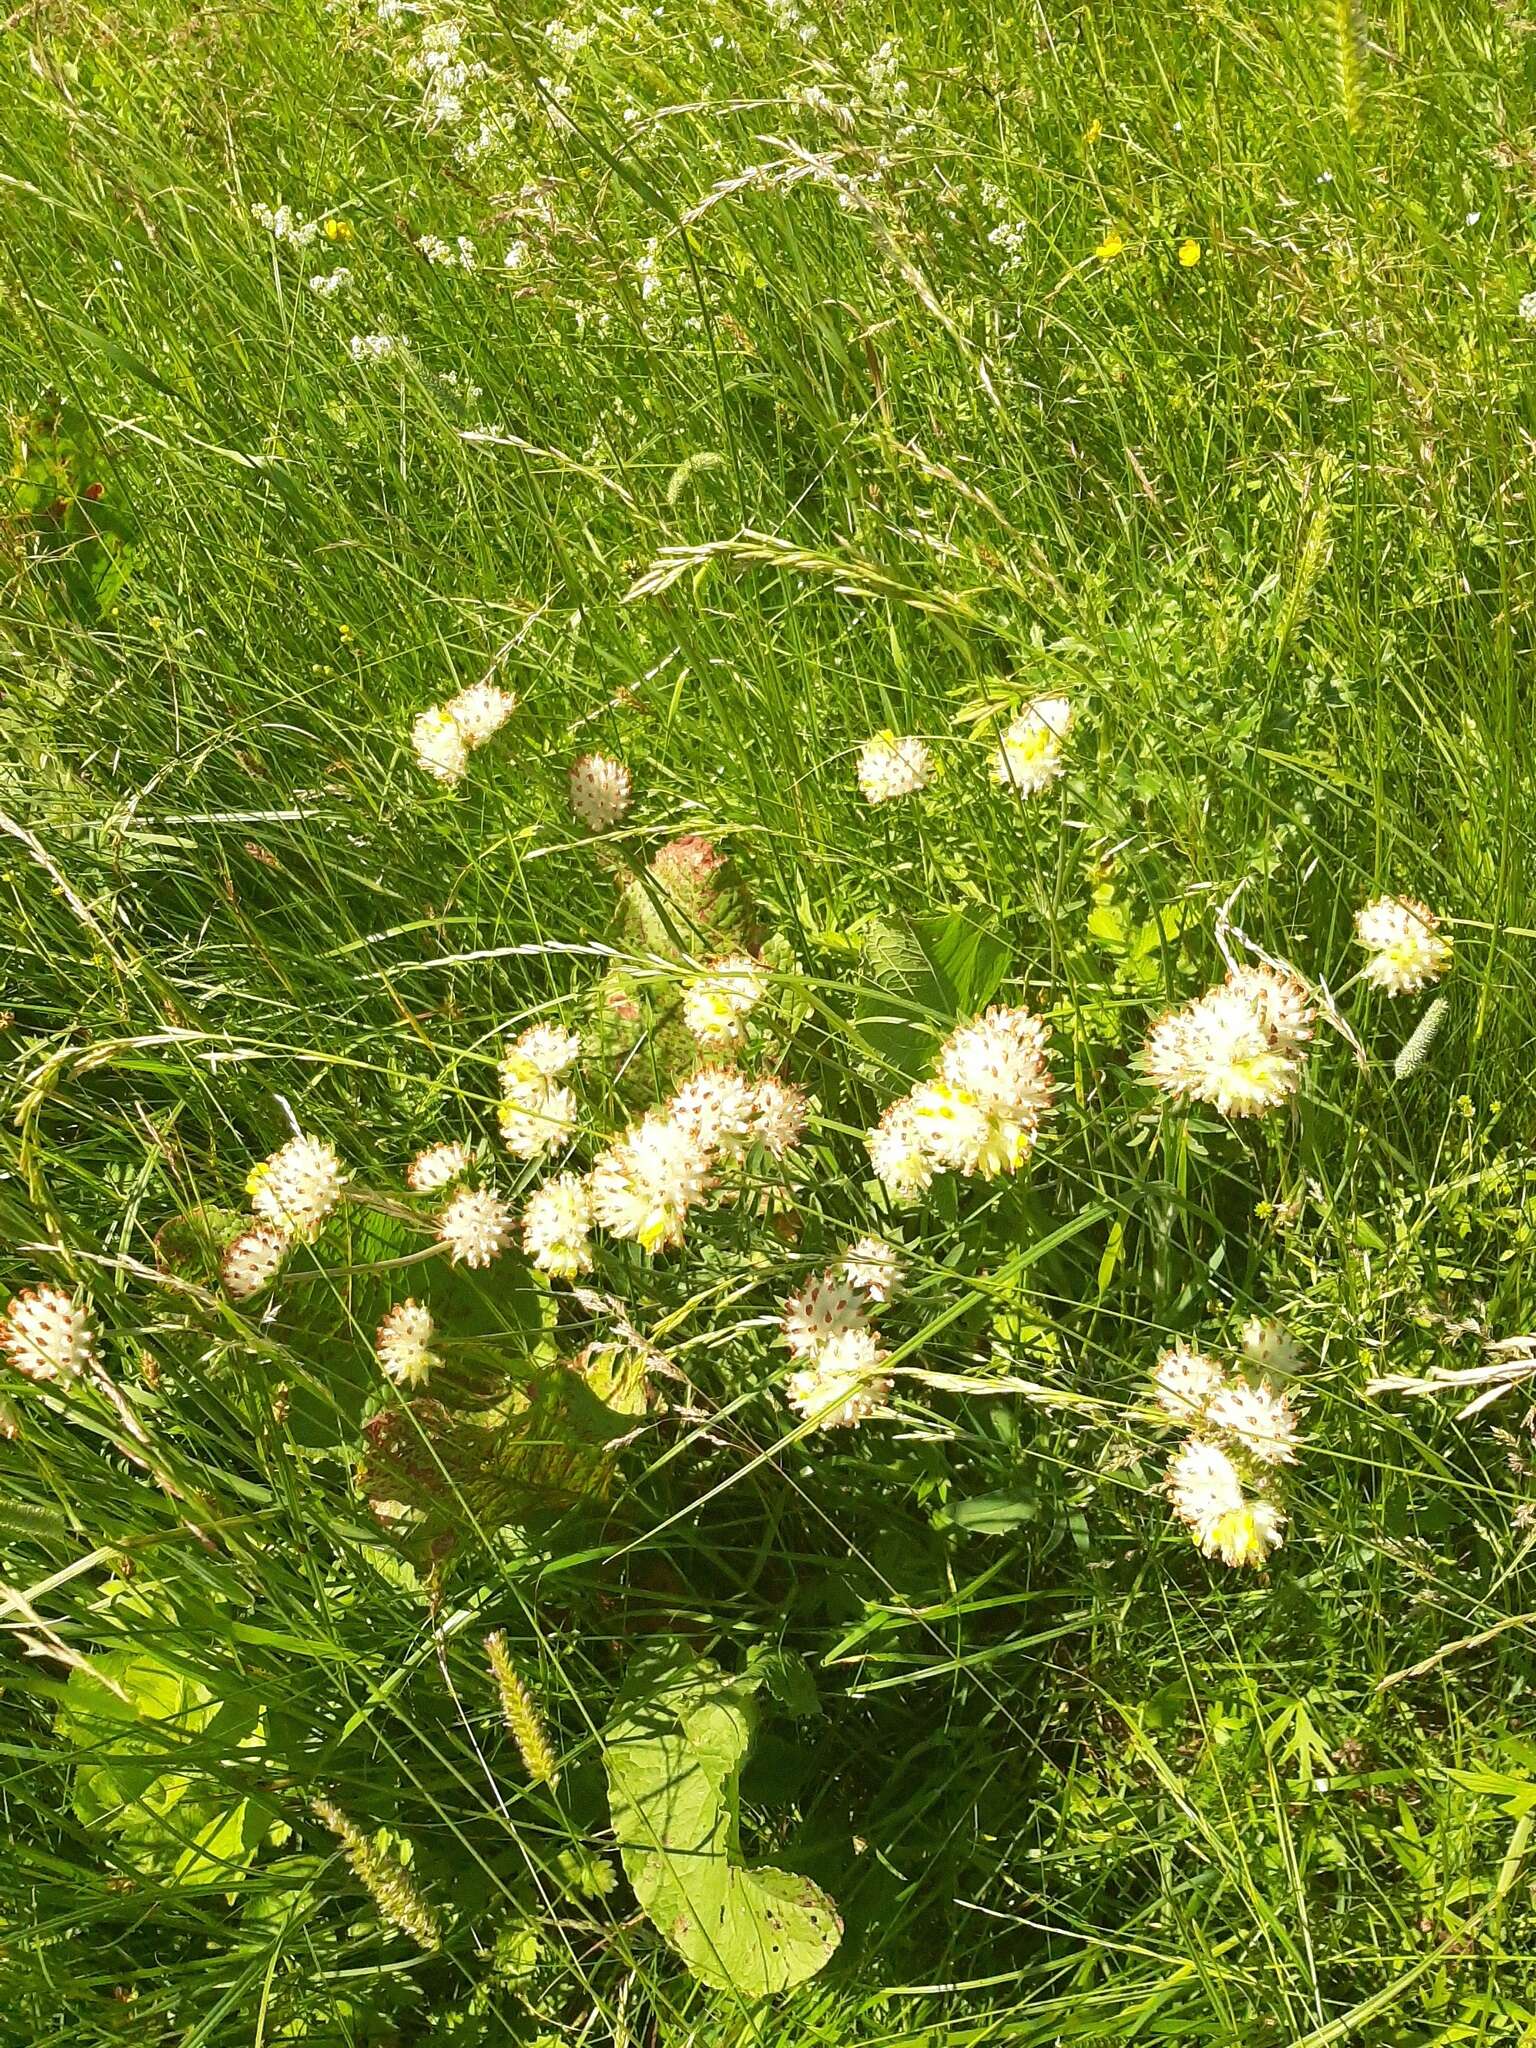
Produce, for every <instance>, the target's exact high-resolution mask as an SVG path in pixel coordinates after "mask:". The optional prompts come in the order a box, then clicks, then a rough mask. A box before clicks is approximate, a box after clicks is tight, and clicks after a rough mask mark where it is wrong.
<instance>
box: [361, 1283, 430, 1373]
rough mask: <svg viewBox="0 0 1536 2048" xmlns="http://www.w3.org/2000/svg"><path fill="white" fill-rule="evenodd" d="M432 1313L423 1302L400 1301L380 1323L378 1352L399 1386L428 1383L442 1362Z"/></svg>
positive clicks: (376, 1344)
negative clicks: (435, 1346)
mask: <svg viewBox="0 0 1536 2048" xmlns="http://www.w3.org/2000/svg"><path fill="white" fill-rule="evenodd" d="M434 1335H435V1330H434V1326H433V1322H432V1313H431V1311H430V1309H426V1308H424V1307H423V1306H422V1304H421V1303H420V1302H419V1301H400V1302H396V1304H395V1306H394V1307H393V1308H392V1309H391V1310H390V1311H389V1313H388V1315H386V1316H385V1318H384V1320H383V1322H381V1323H380V1324H379V1329H378V1334H377V1336H376V1337H375V1338H374V1340H373V1349H374V1355H375V1356H376V1357H377V1359H378V1361H379V1364H380V1365H381V1366H382V1367H383V1369H384V1371H385V1373H386V1374H387V1375H388V1376H389V1378H390V1379H392V1380H393V1381H394V1382H395V1384H396V1386H401V1387H419V1386H424V1385H425V1384H426V1382H427V1380H428V1379H429V1378H430V1377H431V1374H432V1372H433V1369H434V1368H435V1367H436V1366H439V1365H441V1364H442V1360H441V1359H440V1358H438V1357H437V1355H436V1354H435V1352H434V1351H433V1350H432V1339H433V1336H434Z"/></svg>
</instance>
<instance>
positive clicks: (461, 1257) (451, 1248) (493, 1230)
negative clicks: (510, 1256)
mask: <svg viewBox="0 0 1536 2048" xmlns="http://www.w3.org/2000/svg"><path fill="white" fill-rule="evenodd" d="M437 1234H438V1238H439V1240H440V1242H441V1243H443V1244H445V1245H446V1246H447V1247H448V1255H449V1257H450V1258H451V1259H452V1260H453V1263H454V1264H455V1265H456V1266H470V1267H474V1268H482V1267H485V1266H488V1265H490V1264H491V1262H492V1260H493V1259H498V1258H500V1256H501V1254H502V1253H503V1252H504V1251H505V1250H506V1248H507V1243H508V1241H509V1239H510V1238H511V1235H512V1211H511V1210H510V1209H509V1208H508V1207H507V1205H506V1203H505V1202H504V1201H503V1200H502V1199H501V1197H500V1195H498V1194H495V1193H493V1191H492V1190H491V1189H490V1188H460V1190H459V1192H458V1193H457V1194H456V1195H455V1196H454V1197H453V1200H452V1201H451V1202H450V1203H449V1204H448V1206H447V1208H446V1209H444V1211H443V1213H442V1215H441V1216H440V1217H439V1218H438V1223H437Z"/></svg>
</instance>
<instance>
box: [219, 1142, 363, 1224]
mask: <svg viewBox="0 0 1536 2048" xmlns="http://www.w3.org/2000/svg"><path fill="white" fill-rule="evenodd" d="M348 1178H349V1176H348V1175H347V1173H346V1171H345V1170H344V1169H343V1167H342V1164H341V1161H340V1160H339V1159H338V1158H337V1156H336V1153H335V1151H334V1150H333V1149H332V1147H331V1146H329V1145H327V1144H326V1143H325V1142H324V1141H323V1140H322V1139H319V1138H310V1137H306V1136H304V1135H303V1134H302V1133H301V1134H300V1136H298V1137H297V1138H290V1139H289V1141H288V1143H287V1144H286V1145H284V1146H282V1147H281V1148H280V1150H278V1151H276V1152H274V1153H273V1154H272V1156H271V1158H270V1159H264V1160H263V1161H262V1162H261V1164H260V1165H259V1166H255V1167H253V1168H252V1169H251V1172H250V1174H249V1176H248V1177H247V1179H246V1183H245V1185H246V1191H247V1193H248V1194H249V1195H250V1198H251V1207H252V1209H253V1210H254V1211H255V1213H256V1215H257V1216H258V1217H259V1218H260V1220H261V1221H262V1222H263V1223H267V1224H270V1225H271V1227H272V1228H273V1229H274V1230H280V1231H283V1232H285V1233H286V1234H287V1235H288V1236H289V1237H299V1238H306V1239H307V1238H312V1237H314V1236H315V1234H316V1232H317V1231H318V1230H319V1228H320V1226H321V1224H322V1223H324V1221H325V1219H326V1217H327V1216H329V1215H330V1213H331V1211H332V1210H333V1209H334V1208H335V1207H336V1204H337V1203H338V1202H339V1201H340V1200H341V1196H342V1190H343V1189H344V1188H345V1186H346V1184H347V1180H348Z"/></svg>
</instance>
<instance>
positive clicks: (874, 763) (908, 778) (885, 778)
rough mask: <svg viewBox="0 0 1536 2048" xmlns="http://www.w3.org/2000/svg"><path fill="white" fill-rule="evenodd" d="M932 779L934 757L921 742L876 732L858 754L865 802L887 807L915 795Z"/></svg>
mask: <svg viewBox="0 0 1536 2048" xmlns="http://www.w3.org/2000/svg"><path fill="white" fill-rule="evenodd" d="M932 779H933V756H932V754H931V753H930V752H929V750H928V747H927V745H926V744H925V743H924V742H923V741H922V740H920V739H916V738H910V737H909V738H905V739H903V738H901V737H899V736H898V735H897V734H896V733H893V732H881V733H876V735H875V737H874V738H873V739H872V740H866V741H865V742H864V746H863V749H862V751H861V752H860V754H859V789H860V791H861V792H862V794H863V797H864V801H865V802H866V803H870V804H888V803H892V802H894V801H895V799H896V798H898V797H903V796H915V795H916V793H917V792H918V791H919V790H920V789H926V788H927V787H928V784H929V782H930V781H931V780H932Z"/></svg>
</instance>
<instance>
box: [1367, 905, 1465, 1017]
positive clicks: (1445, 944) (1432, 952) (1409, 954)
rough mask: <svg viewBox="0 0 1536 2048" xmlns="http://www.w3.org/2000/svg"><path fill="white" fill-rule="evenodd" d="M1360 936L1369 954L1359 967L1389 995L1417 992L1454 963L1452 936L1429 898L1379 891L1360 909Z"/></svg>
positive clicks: (1376, 986)
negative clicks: (1427, 901)
mask: <svg viewBox="0 0 1536 2048" xmlns="http://www.w3.org/2000/svg"><path fill="white" fill-rule="evenodd" d="M1355 938H1356V940H1357V941H1358V942H1359V944H1360V945H1362V946H1364V948H1365V950H1366V952H1367V953H1368V954H1369V955H1370V958H1369V959H1368V960H1367V961H1366V963H1365V965H1364V967H1363V968H1362V969H1361V970H1360V971H1361V975H1362V976H1363V978H1364V979H1365V980H1366V981H1368V982H1370V983H1371V985H1372V987H1373V988H1379V989H1382V990H1384V991H1385V992H1386V994H1388V995H1389V996H1408V995H1414V994H1416V993H1417V992H1418V990H1420V989H1421V988H1427V987H1428V986H1429V984H1430V983H1431V982H1432V981H1438V980H1439V979H1440V977H1441V975H1442V974H1444V972H1445V970H1446V969H1447V967H1449V966H1450V964H1451V942H1450V939H1449V938H1448V937H1447V936H1446V934H1445V933H1444V932H1442V931H1441V929H1440V920H1439V918H1438V917H1436V915H1435V913H1434V912H1433V911H1432V910H1431V909H1430V907H1429V905H1428V904H1427V903H1420V902H1418V901H1416V900H1415V898H1413V897H1412V896H1378V897H1377V898H1376V900H1375V902H1374V903H1367V904H1366V905H1365V907H1364V909H1362V910H1357V911H1356V912H1355Z"/></svg>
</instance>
